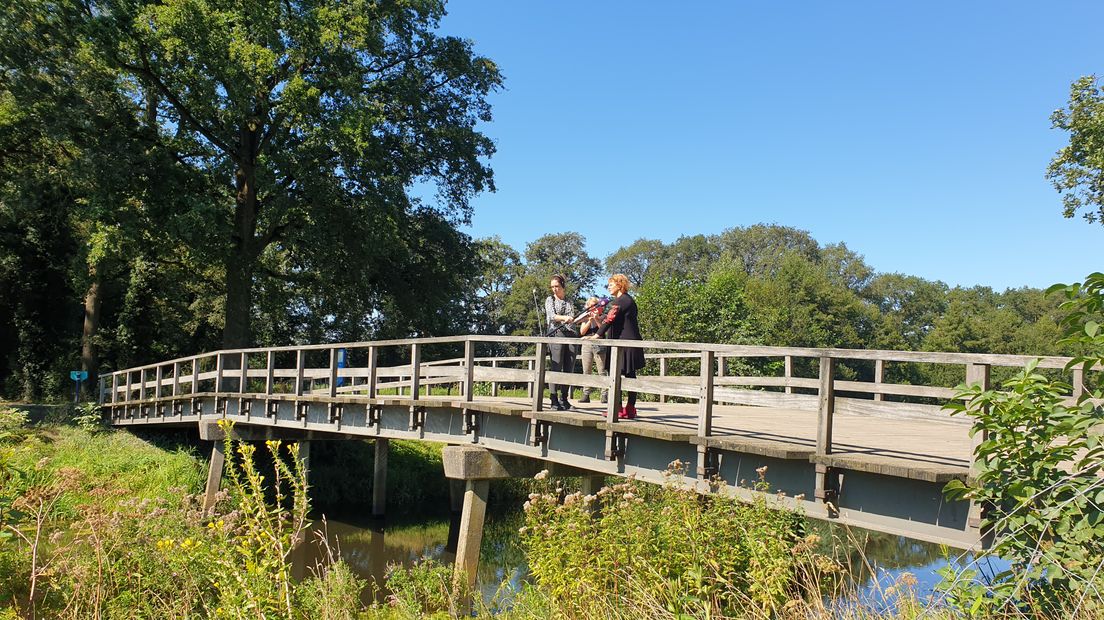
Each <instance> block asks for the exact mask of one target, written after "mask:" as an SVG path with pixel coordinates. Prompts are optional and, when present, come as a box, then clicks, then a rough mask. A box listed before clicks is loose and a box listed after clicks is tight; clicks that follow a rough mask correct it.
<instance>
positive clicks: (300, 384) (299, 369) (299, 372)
mask: <svg viewBox="0 0 1104 620" xmlns="http://www.w3.org/2000/svg"><path fill="white" fill-rule="evenodd" d="M306 358H307V355H306V352H305V351H303V350H302V349H299V350H298V351H296V352H295V395H296V396H302V395H303V388H304V387H305V385H304V381H303V371H304V370H305V368H306V363H307V359H306Z"/></svg>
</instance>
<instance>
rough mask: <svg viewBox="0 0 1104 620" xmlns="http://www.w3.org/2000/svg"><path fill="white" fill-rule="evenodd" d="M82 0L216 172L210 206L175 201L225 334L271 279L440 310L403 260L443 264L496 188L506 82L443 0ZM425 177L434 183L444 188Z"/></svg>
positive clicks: (107, 48) (133, 76)
mask: <svg viewBox="0 0 1104 620" xmlns="http://www.w3.org/2000/svg"><path fill="white" fill-rule="evenodd" d="M72 1H74V2H75V1H76V0H72ZM78 6H80V7H81V8H82V9H83V12H82V13H80V14H79V15H80V19H79V21H78V22H77V23H76V24H75V26H76V27H79V28H83V29H84V30H83V32H86V33H88V36H89V40H90V41H91V42H92V44H93V45H94V49H95V52H97V53H98V54H100V55H102V57H103V58H105V59H107V61H108V62H109V63H110V64H111V65H112V66H113V67H114V68H115V69H116V70H117V71H118V72H119V75H118V86H119V88H120V89H123V90H124V91H126V92H131V93H136V94H135V95H134V96H144V97H145V98H147V99H148V100H150V101H153V102H154V103H155V105H153V106H151V108H150V111H151V114H153V115H154V117H155V119H156V124H157V126H158V127H159V133H158V138H159V141H160V144H161V145H162V146H163V147H164V148H166V149H167V150H168V151H169V152H171V153H172V156H173V158H174V159H175V160H176V161H177V162H178V163H179V165H181V166H183V167H185V168H188V169H190V170H195V171H198V172H200V173H202V174H203V175H204V176H205V177H206V178H207V179H209V180H210V181H211V183H210V187H209V188H208V191H209V192H210V193H209V198H210V201H209V204H210V205H212V207H211V208H210V209H209V210H206V211H204V212H202V213H194V212H190V213H178V214H176V215H177V216H179V217H182V218H184V219H189V220H193V221H194V220H202V221H203V222H204V225H203V226H199V227H196V228H194V229H193V230H192V233H193V236H192V238H191V243H192V247H193V248H195V249H196V250H197V251H199V252H203V253H205V255H204V259H205V260H206V261H208V262H209V263H211V264H217V265H219V266H220V267H221V270H222V274H221V277H222V279H223V282H224V288H225V303H224V319H223V321H224V326H223V345H224V346H227V347H237V346H244V345H248V344H250V342H251V341H252V331H251V325H252V319H253V315H254V304H253V302H254V295H255V292H256V291H257V290H258V288H259V287H262V286H264V283H263V281H264V280H267V279H270V278H275V279H277V280H281V279H282V280H286V281H288V282H292V283H294V285H295V286H296V288H299V287H302V286H306V287H308V289H313V292H315V293H318V292H322V294H323V295H325V296H331V295H332V296H336V297H344V298H347V299H351V300H355V302H356V304H357V305H359V306H360V307H361V308H362V309H368V310H375V311H377V312H378V311H380V310H381V309H383V306H385V305H390V306H394V307H395V308H397V309H399V310H400V311H404V312H407V313H413V314H414V315H416V316H417V317H418V318H419V319H421V318H426V316H428V315H427V313H425V312H418V311H417V308H419V307H420V308H425V307H431V305H432V304H431V301H430V300H420V301H419V303H418V304H413V303H411V302H410V298H411V297H417V296H420V295H423V294H427V293H431V292H432V290H433V289H434V288H436V287H438V286H439V283H438V282H434V281H432V280H421V279H418V278H416V277H411V275H412V274H410V273H406V271H407V270H412V271H414V272H415V274H413V275H417V276H426V275H428V274H430V273H438V272H439V271H440V270H439V269H436V268H430V269H427V268H426V266H427V261H431V260H439V259H440V258H441V255H440V252H441V251H443V250H446V249H448V248H455V247H457V246H458V245H460V246H463V245H465V244H466V243H467V242H466V241H465V240H464V239H463V238H462V237H455V236H454V237H453V238H452V239H448V240H445V239H444V238H443V237H441V236H440V235H442V234H444V235H446V236H447V235H450V234H451V235H456V234H458V233H455V231H452V232H449V231H450V230H452V229H451V225H452V224H455V223H462V222H466V221H468V219H469V218H470V205H469V199H470V198H471V196H473V195H474V194H475V193H478V192H480V191H483V190H485V189H491V190H493V180H492V173H491V170H490V169H489V168H488V167H487V166H486V165H485V164H484V162H483V160H484V159H485V158H486V157H488V156H490V155H491V154H492V153H493V151H494V146H493V144H492V143H491V141H490V140H489V139H488V138H487V137H486V136H484V135H483V134H482V133H480V132H479V131H478V130H477V127H476V125H477V123H478V122H480V121H488V120H490V108H489V106H488V104H487V102H486V96H487V95H488V94H489V93H490V92H491V91H492V90H494V89H496V88H498V86H499V85H500V84H501V76H500V74H499V72H498V69H497V67H496V66H495V65H494V63H493V62H491V61H490V60H488V59H486V58H483V57H480V56H477V55H476V54H474V53H473V51H472V47H471V44H470V43H469V42H467V41H464V40H461V39H458V38H454V37H444V36H438V35H437V34H435V32H434V31H435V29H436V27H437V25H438V22H439V20H440V18H441V17H442V16H443V15H444V6H443V2H440V1H432V0H429V1H426V2H419V3H391V2H384V3H374V2H366V1H364V0H358V1H354V2H336V1H333V0H313V1H309V2H300V3H286V2H277V1H275V0H262V1H261V2H258V3H252V4H241V3H235V2H226V1H224V0H216V1H215V2H206V3H197V2H190V1H187V0H172V1H169V2H164V3H147V2H144V1H142V0H104V1H103V2H96V3H88V4H81V5H78ZM415 183H422V184H425V185H428V186H432V187H435V188H436V190H437V194H436V200H435V202H434V204H432V205H429V204H426V203H425V202H423V201H422V200H421V199H419V198H417V197H415V196H413V195H412V194H411V191H410V188H411V187H413V186H414V184H415ZM445 228H448V229H449V230H445ZM426 231H430V232H432V233H433V234H434V235H438V236H437V238H436V239H435V240H434V241H436V242H439V243H430V244H428V246H427V245H425V244H423V241H424V239H423V238H422V237H419V236H418V235H419V234H421V233H424V232H426ZM453 259H454V257H451V256H450V257H446V258H445V264H448V263H450V262H460V261H454V260H453ZM308 305H309V304H308ZM409 323H410V322H409V321H405V320H401V321H396V322H395V323H393V324H392V326H391V328H390V329H392V330H393V331H395V332H396V333H399V332H402V331H404V330H405V329H406V328H407V327H408V325H404V324H409Z"/></svg>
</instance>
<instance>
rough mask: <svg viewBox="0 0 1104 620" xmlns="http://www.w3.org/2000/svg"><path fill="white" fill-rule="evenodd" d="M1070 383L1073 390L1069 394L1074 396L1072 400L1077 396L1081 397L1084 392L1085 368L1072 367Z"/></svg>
mask: <svg viewBox="0 0 1104 620" xmlns="http://www.w3.org/2000/svg"><path fill="white" fill-rule="evenodd" d="M1071 385H1072V386H1073V392H1072V393H1071V394H1070V396H1072V397H1073V398H1074V400H1076V399H1078V398H1081V396H1082V395H1084V394H1085V369H1084V368H1074V369H1073V377H1072V381H1071Z"/></svg>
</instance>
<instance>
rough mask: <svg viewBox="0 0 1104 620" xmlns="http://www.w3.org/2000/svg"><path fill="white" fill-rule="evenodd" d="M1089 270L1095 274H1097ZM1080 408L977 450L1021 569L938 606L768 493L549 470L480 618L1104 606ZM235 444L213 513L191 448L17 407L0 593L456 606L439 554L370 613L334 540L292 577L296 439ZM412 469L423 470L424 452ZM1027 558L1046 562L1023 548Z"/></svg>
mask: <svg viewBox="0 0 1104 620" xmlns="http://www.w3.org/2000/svg"><path fill="white" fill-rule="evenodd" d="M1094 278H1095V277H1094ZM1091 282H1094V284H1093V286H1099V285H1101V284H1104V276H1101V277H1100V278H1095V279H1093V280H1091ZM1077 299H1079V300H1084V299H1085V297H1084V296H1078V297H1077ZM1081 307H1084V304H1081ZM1075 312H1076V311H1074V313H1075ZM1089 322H1090V321H1084V322H1083V323H1081V330H1082V331H1081V333H1082V335H1083V336H1079V338H1082V339H1096V338H1098V337H1099V333H1096V334H1095V335H1094V334H1091V333H1090V332H1092V331H1093V328H1092V327H1089V326H1088V324H1089ZM1086 329H1087V331H1086ZM1040 381H1041V379H1040V378H1039V377H1032V373H1031V371H1030V369H1028V371H1027V372H1025V375H1024V378H1021V379H1020V380H1019V382H1018V383H1015V382H1014V383H1013V385H1011V386H1010V387H1013V388H1014V389H1013V394H1012V395H1011V396H1009V397H1008V398H1007V400H1004V401H1002V400H999V399H996V398H995V397H990V396H989V395H985V394H980V395H979V396H978V398H979V402H983V403H985V404H986V405H987V406H988V410H989V412H990V413H989V415H991V416H992V417H991V418H985V420H986V422H985V424H987V425H988V427H989V428H990V430H991V431H993V430H994V429H998V428H1007V427H1008V425H1009V424H1011V425H1012V426H1013V427H1016V428H1030V429H1034V428H1036V427H1041V426H1047V425H1045V424H1038V423H1037V422H1038V421H1039V420H1038V418H1029V417H1023V416H1024V415H1026V412H1027V411H1028V410H1029V409H1031V408H1032V407H1034V411H1040V409H1039V407H1038V406H1037V405H1038V404H1046V405H1047V406H1048V407H1050V406H1051V405H1053V402H1052V401H1051V400H1049V399H1048V397H1047V396H1046V394H1045V393H1044V392H1045V391H1044V392H1040V391H1039V388H1038V386H1039V385H1040ZM1021 386H1022V387H1021ZM1094 396H1096V397H1099V395H1094ZM987 398H988V399H989V400H985V399H987ZM1032 403H1034V404H1032ZM1074 409H1075V408H1073V407H1069V408H1067V410H1066V411H1064V412H1063V411H1060V410H1058V409H1055V408H1053V407H1052V408H1051V409H1050V411H1051V414H1050V415H1049V417H1047V418H1046V420H1047V422H1048V424H1054V425H1055V426H1057V428H1059V429H1065V430H1066V431H1067V436H1068V437H1070V438H1071V441H1070V443H1069V445H1068V446H1061V447H1060V449H1059V450H1058V451H1057V452H1051V451H1042V453H1040V454H1036V455H1035V456H1034V457H1032V458H1034V459H1035V461H1034V462H1036V463H1037V464H1038V465H1037V466H1036V467H1035V469H1034V470H1031V469H1025V468H1023V467H1020V465H1019V462H1018V461H1016V460H1015V458H1026V457H1027V455H1028V454H1029V453H1030V450H1028V449H1027V446H1029V445H1038V443H1039V442H1041V441H1043V440H1044V439H1045V438H1043V437H1042V436H1039V435H1035V434H1021V440H1020V441H1022V443H1018V444H1015V445H1013V444H1010V443H1009V442H1010V441H1017V440H1016V439H1015V438H1013V436H1012V435H1011V434H1009V433H1005V435H1006V436H1005V437H1003V438H1001V437H998V436H997V432H991V434H990V440H989V441H990V442H991V443H990V444H983V447H982V451H983V453H985V451H989V452H988V453H989V454H991V455H994V457H993V458H994V459H996V458H997V456H996V455H1000V456H999V458H1000V459H1004V460H1002V461H1000V464H999V465H1000V466H999V467H998V463H997V461H996V460H993V459H990V465H988V466H987V469H986V470H985V473H984V474H983V475H981V476H979V478H978V481H979V486H978V488H979V489H981V490H978V491H972V492H976V493H978V495H976V496H974V497H975V498H977V499H979V500H981V501H987V502H991V504H992V505H993V507H994V508H995V509H996V510H995V511H994V512H991V513H990V516H989V517H988V518H989V519H990V521H991V522H992V523H993V524H994V525H996V526H997V527H998V532H1003V533H1007V534H1012V535H1015V536H1016V538H1015V540H1008V539H1002V538H999V537H998V541H997V544H998V546H997V547H996V549H999V550H1000V551H999V553H1001V554H1002V555H1003V556H1004V557H1007V558H1009V559H1012V560H1013V561H1014V562H1016V565H1015V569H1014V570H1013V571H1011V572H1010V573H1008V574H1007V575H1005V576H1003V577H1001V576H998V579H997V581H995V582H993V583H986V582H979V581H974V580H973V578H974V577H975V576H976V575H974V574H972V573H970V572H969V571H966V572H962V573H959V574H957V575H950V574H948V577H949V578H950V579H949V580H948V586H947V589H946V594H945V597H944V598H943V599H942V603H941V606H934V607H933V603H932V602H930V601H926V600H922V599H920V598H918V596H917V594H916V593H915V592H914V590H913V587H914V586H915V580H914V579H913V578H912V577H911V576H909V575H907V574H905V575H903V576H901V577H900V579H899V580H898V582H897V583H895V584H892V585H890V586H887V588H886V590H885V592H883V594H884V595H885V596H886V599H887V605H888V607H886V608H885V609H880V610H874V609H871V608H868V607H864V606H862V605H860V604H858V602H857V601H856V600H855V598H854V590H853V588H854V581H853V580H854V578H855V577H854V575H856V574H864V573H863V571H862V567H861V566H851V565H849V561H853V560H854V557H848V554H850V553H853V551H850V549H848V550H845V551H844V554H843V555H836V553H837V552H838V551H839V549H838V547H837V545H838V543H837V542H833V543H832V544H831V545H828V544H825V543H822V542H820V541H819V538H820V537H819V536H818V535H817V534H812V533H810V532H813V531H819V530H815V529H814V528H809V527H806V524H805V523H804V520H803V518H802V517H800V516H799V515H794V514H790V513H786V512H783V511H776V510H773V509H772V508H771V503H772V502H771V500H770V499H762V500H758V501H756V502H752V503H750V504H745V503H740V502H737V501H735V500H734V499H730V498H727V497H724V496H713V497H709V498H702V497H700V496H699V495H698V494H697V493H695V492H694V491H693V490H691V489H688V488H685V487H682V486H680V485H678V484H675V483H670V484H668V485H666V486H662V487H658V486H654V485H647V484H642V483H638V482H635V481H631V480H630V481H617V482H616V483H612V484H611V485H609V486H607V487H604V488H603V489H601V490H600V491H599V492H598V493H597V494H596V495H594V496H592V497H586V496H583V495H581V494H580V493H577V492H572V491H571V488H570V485H567V486H566V488H565V485H564V483H563V482H562V481H552V480H547V479H544V480H539V481H535V482H533V489H534V492H533V493H531V494H530V496H529V502H528V507H527V510H526V512H525V515H524V523H518V522H513V523H511V522H510V521H506V522H504V523H503V526H504V527H513V528H517V527H518V526H522V530H521V531H522V534H521V542H522V550H523V551H524V553H525V558H524V561H525V563H526V564H527V565H528V566H529V568H530V573H531V575H532V577H533V582H532V583H529V584H522V585H521V587H520V589H516V587H512V586H509V585H507V584H505V583H504V584H503V587H502V588H501V589H500V591H499V592H498V594H497V595H495V596H494V597H492V598H491V599H490V600H486V601H476V602H475V611H476V613H477V615H479V616H481V617H491V616H494V617H499V618H507V619H509V618H514V619H519V620H522V619H525V620H527V619H530V618H533V619H535V618H639V617H656V618H672V619H674V618H679V619H684V618H709V617H713V618H716V617H737V618H756V619H758V618H762V619H766V618H795V619H796V618H829V617H832V618H843V619H854V620H867V619H870V620H874V619H880V620H905V619H912V618H947V619H948V620H949V619H950V618H958V617H963V616H971V617H978V618H994V619H1004V618H1009V619H1011V618H1019V617H1025V616H1026V617H1031V618H1039V619H1043V618H1077V619H1086V620H1087V619H1089V618H1095V617H1098V615H1099V613H1100V612H1101V609H1100V608H1099V607H1097V606H1098V605H1099V604H1100V602H1101V601H1100V598H1099V596H1096V595H1095V594H1093V593H1092V591H1091V586H1092V585H1093V584H1095V585H1096V586H1097V587H1098V586H1099V585H1100V584H1099V582H1098V581H1095V582H1094V581H1093V580H1094V579H1098V577H1097V576H1096V575H1095V572H1094V571H1095V568H1096V563H1098V562H1099V558H1100V557H1101V550H1100V549H1099V540H1100V539H1101V537H1100V535H1099V527H1100V523H1101V518H1100V510H1099V506H1100V503H1099V500H1098V499H1097V496H1098V495H1099V484H1100V483H1099V480H1100V478H1099V477H1098V476H1096V474H1095V472H1096V471H1097V469H1099V467H1100V460H1101V459H1100V457H1099V454H1098V452H1099V451H1100V449H1101V448H1100V446H1099V442H1098V441H1097V440H1093V439H1091V438H1092V437H1094V435H1092V434H1091V433H1088V434H1083V435H1076V433H1075V432H1074V431H1076V430H1077V429H1084V428H1091V427H1092V426H1094V425H1096V424H1099V423H1100V415H1099V411H1097V412H1096V413H1095V414H1093V415H1092V416H1087V417H1086V416H1084V415H1082V416H1081V417H1077V416H1076V415H1072V414H1071V412H1073V411H1074ZM1078 410H1080V409H1078ZM1082 413H1084V412H1082ZM1009 416H1012V417H1011V418H1010V417H1009ZM1016 416H1018V417H1016ZM1093 416H1095V417H1093ZM998 418H1000V419H1003V420H1004V421H1003V422H1001V423H1000V424H997V423H995V422H994V420H997V419H998ZM1089 419H1091V420H1092V423H1091V424H1090V423H1088V422H1086V420H1089ZM1031 423H1033V424H1031ZM1001 424H1004V425H1005V426H1001ZM1071 425H1072V426H1071ZM1033 432H1035V431H1033ZM1038 432H1040V433H1046V432H1049V431H1046V430H1040V431H1038ZM1033 442H1034V444H1033ZM227 450H228V454H230V455H232V458H231V459H229V461H230V464H229V468H228V476H227V481H228V484H227V490H226V491H225V492H224V493H223V494H221V499H220V500H219V501H218V503H217V504H216V506H215V507H214V509H213V510H207V511H205V510H203V509H202V507H201V504H200V503H199V501H198V498H197V497H196V496H195V495H193V493H195V492H196V491H197V490H198V489H199V488H200V484H201V482H202V479H203V474H204V472H203V459H201V458H199V457H197V456H196V455H194V454H191V453H189V452H187V451H185V450H180V449H165V448H159V447H157V446H155V445H151V444H149V443H147V442H145V441H142V440H140V439H138V438H136V437H134V436H133V435H131V434H129V433H125V432H118V431H108V430H102V429H101V430H96V431H94V432H89V431H86V430H82V429H79V428H74V427H70V426H56V425H53V426H44V427H27V426H26V416H25V415H23V414H21V413H20V412H16V411H13V410H10V409H4V410H2V411H0V527H2V532H3V533H2V534H0V605H2V606H3V607H4V608H6V610H7V611H6V613H8V614H15V615H13V616H12V617H19V616H29V615H32V614H34V615H36V616H37V617H60V618H90V617H105V618H141V617H159V618H161V617H163V618H184V617H212V618H259V617H270V618H272V617H282V618H368V619H375V618H421V617H441V618H445V617H450V616H451V615H452V614H455V613H456V612H457V610H459V609H462V608H463V607H464V604H465V598H466V596H467V593H465V592H463V591H461V590H458V589H457V586H456V584H455V583H454V582H453V580H452V571H451V567H449V566H447V565H441V564H438V563H435V562H432V561H425V562H421V563H417V564H415V565H414V566H412V567H410V568H402V567H400V566H394V567H392V568H391V569H390V571H389V573H388V577H387V582H386V584H385V585H386V587H387V589H388V591H389V592H390V594H389V595H388V596H387V597H385V598H384V600H383V602H380V603H371V602H369V603H365V602H363V601H365V600H374V596H373V595H372V593H373V592H374V590H375V588H378V587H380V586H379V584H371V583H369V582H366V581H364V580H363V579H361V578H359V577H357V576H355V575H354V574H353V573H352V572H351V570H350V568H349V567H348V566H346V565H345V564H344V563H342V562H341V561H339V560H338V559H337V553H336V550H335V549H332V548H330V547H328V546H326V545H325V543H322V544H323V546H324V553H323V561H322V562H320V563H319V564H318V565H316V566H314V567H312V568H311V570H310V572H309V574H308V575H307V576H306V577H305V578H304V579H301V580H298V581H297V580H295V579H293V578H292V576H291V575H292V572H291V564H290V551H291V548H292V547H293V546H294V545H296V544H299V542H301V541H303V540H304V536H305V535H306V533H307V532H308V529H307V527H306V525H307V521H306V518H305V517H306V511H307V509H308V507H309V502H308V498H307V495H306V489H305V486H304V480H303V476H302V471H301V470H299V469H298V467H297V463H298V460H297V459H296V457H295V456H296V446H294V445H284V444H281V443H280V442H268V444H267V446H265V447H264V450H265V451H267V452H268V453H269V457H270V459H271V461H272V464H271V467H272V469H271V470H269V469H267V467H268V465H266V469H265V470H264V471H263V472H262V471H261V470H258V469H257V467H256V466H254V462H255V461H257V460H258V454H256V448H255V447H254V446H251V445H242V444H229V445H228V446H227ZM1071 455H1073V456H1074V458H1075V461H1076V458H1077V456H1079V455H1084V456H1085V459H1084V460H1082V461H1081V462H1080V465H1076V464H1075V470H1074V473H1073V475H1070V473H1069V472H1063V471H1062V467H1061V466H1060V462H1061V460H1062V459H1064V458H1065V457H1070V456H1071ZM438 458H439V454H438ZM411 459H412V460H416V459H423V460H425V461H427V463H430V464H434V451H433V449H432V447H431V448H430V449H429V450H428V451H423V452H419V453H418V454H412V455H411ZM263 460H264V461H265V462H267V461H268V460H269V459H263ZM1081 465H1084V466H1085V467H1084V468H1082V469H1076V467H1080V466H1081ZM436 466H437V467H438V468H439V467H440V465H439V463H437V464H436ZM427 467H429V465H427ZM675 467H677V464H675ZM999 472H1004V474H1003V476H1004V477H1003V478H1000V479H999V481H998V479H997V478H996V476H998V475H999ZM1029 476H1035V477H1036V478H1038V480H1039V481H1038V482H1032V484H1036V485H1038V488H1037V491H1044V488H1043V487H1042V485H1044V484H1050V491H1049V492H1035V493H1032V492H1031V491H1030V490H1029V489H1026V486H1025V485H1026V484H1027V482H1026V480H1027V478H1028V477H1029ZM436 477H437V478H438V479H439V478H440V470H439V469H438V470H437V472H436ZM761 477H762V478H761V480H760V481H759V482H758V483H757V485H756V486H757V488H760V489H766V483H765V480H766V479H767V477H768V476H767V472H765V471H764V472H761ZM540 478H543V476H540ZM997 493H1004V494H1003V495H997ZM986 494H987V495H986ZM1029 494H1030V495H1029ZM1085 498H1088V501H1082V500H1083V499H1085ZM1001 506H1004V507H1005V508H1003V509H1002V508H1001ZM1000 510H1004V513H1003V514H999V511H1000ZM1011 519H1019V521H1017V524H1018V525H1017V528H1010V527H1008V525H1009V523H1011ZM1043 524H1045V525H1046V527H1038V526H1039V525H1043ZM408 535H418V534H417V532H413V533H408ZM437 537H438V538H439V537H440V533H438V535H437ZM509 538H511V537H509V536H507V535H506V533H505V530H501V531H498V532H497V533H494V532H490V533H488V536H487V539H486V540H485V547H486V546H487V545H492V546H494V545H501V544H507V543H505V542H504V541H505V540H506V539H509ZM1032 545H1034V547H1033V546H1032ZM833 547H836V549H835V550H832V549H833ZM1038 549H1043V550H1046V551H1047V553H1044V554H1039V553H1033V550H1038ZM909 553H914V551H913V552H909ZM514 561H517V562H520V561H522V558H520V557H515V558H514ZM866 568H867V570H869V567H866ZM1025 575H1026V576H1025ZM481 578H482V579H484V583H488V580H490V581H489V583H493V582H494V579H499V578H500V577H496V576H494V575H492V574H490V573H486V574H482V575H481ZM1083 594H1084V595H1086V596H1081V595H1083ZM364 597H367V598H364Z"/></svg>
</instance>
